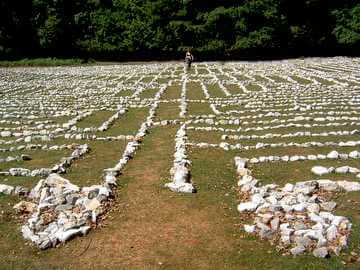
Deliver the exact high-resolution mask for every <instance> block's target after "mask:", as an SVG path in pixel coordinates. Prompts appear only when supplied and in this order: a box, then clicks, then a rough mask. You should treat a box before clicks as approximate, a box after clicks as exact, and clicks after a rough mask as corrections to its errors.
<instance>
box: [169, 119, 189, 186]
mask: <svg viewBox="0 0 360 270" xmlns="http://www.w3.org/2000/svg"><path fill="white" fill-rule="evenodd" d="M186 142H187V136H186V127H185V125H182V126H181V127H180V128H179V130H178V131H177V133H176V136H175V153H174V163H173V167H172V168H171V169H170V175H171V176H172V180H173V181H172V182H170V183H167V184H165V187H168V188H169V189H170V190H172V191H175V192H185V193H193V192H195V188H194V187H193V185H192V183H191V181H190V171H189V169H188V167H189V166H190V165H191V161H190V160H188V156H187V153H186Z"/></svg>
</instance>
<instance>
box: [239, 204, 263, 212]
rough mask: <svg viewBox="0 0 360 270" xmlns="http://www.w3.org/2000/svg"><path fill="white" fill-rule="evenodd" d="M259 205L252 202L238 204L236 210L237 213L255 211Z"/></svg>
mask: <svg viewBox="0 0 360 270" xmlns="http://www.w3.org/2000/svg"><path fill="white" fill-rule="evenodd" d="M258 205H259V204H257V203H254V202H245V203H240V204H239V205H238V206H237V210H238V211H239V212H244V211H251V212H252V211H255V210H256V208H257V207H258Z"/></svg>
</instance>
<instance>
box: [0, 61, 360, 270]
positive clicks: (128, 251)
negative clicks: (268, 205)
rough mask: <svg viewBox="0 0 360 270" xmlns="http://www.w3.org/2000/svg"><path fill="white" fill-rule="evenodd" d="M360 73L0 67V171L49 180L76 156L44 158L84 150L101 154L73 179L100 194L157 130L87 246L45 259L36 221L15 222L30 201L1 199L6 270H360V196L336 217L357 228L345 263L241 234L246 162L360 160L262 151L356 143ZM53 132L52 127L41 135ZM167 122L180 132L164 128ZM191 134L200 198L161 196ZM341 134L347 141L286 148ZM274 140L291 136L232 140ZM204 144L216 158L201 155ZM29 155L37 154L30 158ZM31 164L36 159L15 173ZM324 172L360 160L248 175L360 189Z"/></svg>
mask: <svg viewBox="0 0 360 270" xmlns="http://www.w3.org/2000/svg"><path fill="white" fill-rule="evenodd" d="M4 65H5V64H4V63H2V64H1V63H0V66H4ZM5 66H6V65H5ZM359 68H360V66H359V62H356V61H352V59H348V58H341V57H338V58H327V59H321V58H312V59H305V60H301V61H300V60H296V59H293V60H288V61H274V62H254V63H249V62H246V63H242V62H228V63H221V64H220V63H194V65H193V66H192V67H191V70H190V71H186V70H185V69H184V68H183V66H182V64H180V63H175V62H174V63H135V64H133V65H122V64H109V65H101V66H100V65H89V66H77V67H75V66H73V67H47V68H43V67H39V65H37V67H31V68H26V67H21V68H16V67H12V68H6V67H2V68H0V97H1V98H0V161H2V162H0V172H8V171H9V170H10V169H11V168H18V167H19V168H25V169H29V170H34V169H40V168H51V167H52V166H53V165H55V164H58V163H59V162H60V160H61V159H62V158H64V157H68V156H69V155H71V153H72V150H71V149H70V148H64V149H61V150H42V147H44V146H45V145H46V147H44V149H48V148H49V147H52V146H61V145H80V144H85V143H86V144H88V145H89V147H90V149H91V150H90V152H89V153H87V154H85V155H84V156H83V157H81V158H79V159H77V160H75V161H74V162H73V163H72V164H71V167H70V168H69V169H68V170H67V171H66V173H64V174H63V175H62V177H64V178H66V179H69V180H70V181H71V182H72V183H73V184H76V185H78V186H80V187H85V186H91V185H98V184H101V182H102V177H103V172H104V169H107V168H112V167H113V166H115V164H117V162H118V161H119V159H120V158H121V157H122V155H123V152H124V150H125V148H126V144H127V143H128V142H129V141H132V140H133V136H134V135H136V134H137V132H138V130H139V128H140V127H141V125H142V124H143V123H145V122H146V121H148V119H149V118H151V120H152V122H151V123H152V125H150V127H149V130H148V133H147V134H146V135H145V136H144V137H143V138H142V139H141V145H140V148H139V150H137V151H136V154H135V156H134V157H133V158H132V159H130V160H129V162H128V163H127V165H126V166H125V168H124V170H122V171H121V174H120V175H119V176H118V177H117V184H118V185H117V187H116V189H114V197H113V198H112V199H111V207H110V208H109V209H108V211H107V212H106V214H105V215H104V216H103V217H102V219H101V220H100V221H99V222H98V223H97V224H94V226H93V228H94V229H93V230H91V231H90V233H89V234H88V235H86V236H82V237H75V238H74V239H71V241H68V242H66V243H63V244H60V245H58V246H57V247H56V248H50V249H47V250H40V249H38V248H37V247H36V246H35V245H34V244H33V243H32V242H30V241H26V240H24V238H23V237H22V233H21V225H22V224H23V223H24V222H25V221H26V218H27V217H26V216H21V215H18V214H17V213H16V212H15V210H14V209H13V206H14V205H15V204H16V203H18V202H20V201H21V200H23V199H24V198H22V197H18V196H9V195H5V194H2V193H0V269H77V270H80V269H360V211H359V206H360V192H349V193H344V192H339V193H335V194H333V195H332V199H333V200H334V201H335V202H337V207H336V209H335V212H334V213H335V214H337V215H342V216H345V217H347V218H348V219H349V220H350V221H351V223H352V230H351V235H350V242H349V246H348V248H347V249H344V250H343V251H342V252H341V254H340V255H339V256H336V255H334V254H331V256H330V258H325V259H321V258H316V257H314V256H313V255H312V254H311V253H306V254H303V255H298V256H292V255H283V253H282V252H280V251H278V250H277V248H276V245H273V244H272V243H271V242H269V241H266V240H262V239H260V238H259V237H257V236H255V235H251V234H248V233H246V232H245V231H244V229H243V225H244V224H249V223H251V221H252V219H251V215H250V214H249V213H239V212H238V211H237V205H238V204H239V202H240V199H241V194H240V191H239V188H238V186H237V181H238V179H237V176H236V167H235V165H234V157H236V156H240V157H244V158H249V159H250V158H254V157H256V158H258V157H260V156H275V155H277V156H284V155H290V156H291V155H304V156H307V155H316V154H325V155H326V154H327V153H329V152H330V151H332V150H336V151H338V152H339V153H349V152H351V151H355V150H359V148H360V146H359V145H357V144H356V145H355V144H354V145H353V146H341V145H336V146H333V145H323V146H321V147H318V146H313V147H312V146H310V147H300V146H286V147H285V146H284V147H266V148H259V149H254V146H256V144H258V143H259V142H261V143H267V144H276V143H292V142H294V143H298V144H300V143H305V142H321V143H325V142H334V143H337V144H339V143H340V142H346V141H352V142H359V141H360V139H359V138H360V136H359V134H360V133H359V132H354V133H353V134H348V133H346V132H351V131H354V130H360V129H359V126H360V107H359V105H360V104H359V103H360V95H359V93H360V88H359V86H360V71H359ZM329 70H330V71H331V72H330V71H329ZM224 89H225V90H224ZM227 92H228V93H230V95H229V94H226V93H227ZM134 93H138V94H134ZM206 97H208V98H206ZM152 106H155V107H156V110H155V113H154V115H152V114H151V113H150V112H151V110H150V108H152ZM122 108H126V110H127V111H126V113H124V114H121V115H120V116H119V118H118V119H115V120H114V121H113V122H112V123H111V125H109V128H108V129H107V130H105V131H99V130H94V131H89V132H84V133H81V132H82V131H83V130H84V129H86V128H96V129H97V128H98V127H100V126H101V125H102V124H103V123H104V122H106V121H108V120H109V119H111V117H112V116H113V115H114V114H115V113H116V112H117V110H120V109H122ZM89 111H91V112H92V113H91V114H89V115H87V114H86V113H87V112H89ZM181 112H184V115H183V116H181ZM275 112H276V113H279V114H274V113H275ZM268 113H271V114H268ZM331 117H332V118H331ZM322 118H323V119H322ZM47 120H51V123H45V124H43V125H41V123H44V121H47ZM165 120H173V121H172V122H171V121H169V122H168V123H167V125H165V124H162V123H164V122H165ZM174 120H176V121H175V122H174ZM230 120H231V122H229V121H230ZM235 120H236V121H235ZM184 123H186V127H187V128H190V129H188V130H187V131H186V134H187V137H188V142H189V143H191V145H188V146H187V148H186V151H187V156H188V157H187V158H188V159H189V160H190V161H191V166H190V167H189V169H190V174H191V180H192V182H193V184H194V186H195V187H196V189H197V192H196V193H191V194H185V193H174V192H172V191H170V190H168V189H166V188H164V184H165V183H168V182H170V181H172V179H171V175H170V172H169V171H170V169H171V167H172V166H173V162H174V152H175V135H176V133H177V131H178V130H179V128H180V124H184ZM288 123H295V124H297V126H295V125H293V126H286V124H288ZM343 123H346V124H344V125H342V124H343ZM281 124H282V125H281ZM196 128H201V130H196ZM247 128H249V129H248V130H246V129H247ZM265 128H266V129H265ZM215 129H216V130H215ZM334 131H341V132H345V133H344V134H342V135H334V134H329V136H319V135H316V134H315V135H313V136H312V135H311V134H310V135H309V134H307V135H306V136H305V135H304V136H296V137H291V136H286V134H294V133H296V132H303V133H304V132H310V133H318V134H319V133H323V132H328V133H331V132H334ZM270 133H272V134H281V135H285V136H283V137H279V136H278V137H271V136H269V137H264V138H247V139H233V138H228V139H224V138H223V137H222V136H223V135H232V136H233V135H238V136H251V135H257V136H265V135H267V134H270ZM79 135H82V136H79ZM44 136H45V137H44ZM29 137H31V141H30V142H29ZM25 138H27V139H25ZM224 142H226V143H229V144H231V145H236V144H240V145H242V146H252V147H251V148H249V149H244V148H243V149H237V150H229V151H225V150H224V149H223V148H221V147H219V144H220V143H224ZM199 143H208V144H213V145H214V146H211V147H207V148H204V147H203V146H199V145H197V144H199ZM31 144H33V145H35V146H36V147H35V146H34V149H32V148H31ZM19 147H20V148H19ZM35 148H36V149H35ZM22 154H27V155H29V156H31V157H32V160H29V161H11V162H6V161H5V159H6V158H7V157H9V156H21V155H22ZM316 165H321V166H325V167H335V168H336V167H341V166H351V167H355V168H359V169H360V159H351V158H348V159H337V160H330V159H324V160H315V161H314V160H305V161H296V162H266V163H258V164H251V165H250V166H249V167H250V169H251V170H252V174H253V175H254V176H255V177H256V178H257V179H259V180H261V183H262V184H272V183H275V184H278V185H280V186H282V185H285V184H286V183H296V182H299V181H305V180H312V179H330V180H334V181H339V180H348V181H356V182H359V181H360V179H359V177H357V176H356V175H355V174H335V173H332V174H328V175H324V176H321V177H320V176H316V175H314V174H313V173H312V172H311V168H312V167H313V166H316ZM40 179H41V177H40V176H37V177H25V176H9V175H4V174H0V184H6V185H10V186H23V187H25V188H32V187H34V186H35V185H36V183H37V182H38V181H39V180H40Z"/></svg>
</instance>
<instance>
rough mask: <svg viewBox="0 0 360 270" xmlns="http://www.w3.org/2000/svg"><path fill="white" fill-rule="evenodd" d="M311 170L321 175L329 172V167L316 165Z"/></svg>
mask: <svg viewBox="0 0 360 270" xmlns="http://www.w3.org/2000/svg"><path fill="white" fill-rule="evenodd" d="M311 172H312V173H313V174H316V175H320V176H321V175H324V174H327V173H329V171H328V169H327V168H325V167H323V166H314V167H312V168H311Z"/></svg>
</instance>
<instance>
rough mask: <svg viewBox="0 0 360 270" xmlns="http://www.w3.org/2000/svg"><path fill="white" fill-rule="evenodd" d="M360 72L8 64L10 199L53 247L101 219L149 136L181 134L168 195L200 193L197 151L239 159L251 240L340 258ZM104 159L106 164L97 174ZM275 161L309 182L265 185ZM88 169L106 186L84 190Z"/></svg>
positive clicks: (314, 65) (5, 170) (3, 188)
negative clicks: (341, 197)
mask: <svg viewBox="0 0 360 270" xmlns="http://www.w3.org/2000/svg"><path fill="white" fill-rule="evenodd" d="M359 70H360V60H359V59H349V58H327V59H316V58H314V59H306V60H288V61H278V62H254V63H246V62H237V63H236V62H234V63H225V64H220V63H195V64H194V65H193V67H192V68H191V70H188V71H186V70H185V69H184V67H183V65H182V64H179V63H163V64H162V63H160V64H159V63H158V64H144V65H140V64H139V65H108V66H106V65H105V66H89V67H54V68H11V69H0V75H1V76H0V97H1V99H0V193H2V197H4V196H12V195H15V196H21V197H22V201H21V202H20V203H18V204H16V205H15V206H14V208H15V209H14V211H17V212H19V213H21V214H23V215H24V217H25V219H24V224H23V225H22V229H21V231H22V235H23V237H24V238H25V239H27V240H31V241H32V242H33V243H35V244H36V245H37V246H38V247H39V248H41V249H46V248H50V247H55V246H56V245H57V244H59V243H61V242H65V241H67V240H69V239H71V238H72V237H74V236H76V235H85V234H87V232H88V231H89V230H90V229H91V228H92V226H93V225H94V224H96V223H97V222H99V217H101V215H102V214H103V213H104V212H105V211H106V209H108V208H109V207H111V204H110V203H109V199H110V198H111V195H112V193H113V191H114V189H116V186H117V181H121V180H120V179H121V172H122V171H123V169H124V168H125V166H126V165H127V163H128V162H131V159H136V155H141V151H137V150H139V149H140V148H141V146H142V144H144V143H146V140H145V141H144V140H143V139H144V138H145V137H146V136H147V134H149V133H151V129H152V128H154V127H161V128H164V129H166V127H167V126H177V127H178V131H177V133H176V136H175V137H174V138H173V139H174V142H175V149H174V155H173V167H172V168H171V170H170V172H169V179H171V180H172V181H171V180H170V182H169V183H167V184H166V185H165V187H167V188H169V189H170V190H171V191H175V192H188V193H194V192H196V179H191V177H190V171H191V169H192V166H191V164H192V163H191V158H190V157H189V156H188V154H189V152H188V151H189V149H197V148H216V149H218V150H219V151H230V152H231V151H232V152H233V153H234V160H233V161H232V162H233V164H235V165H234V166H235V168H236V172H237V176H235V175H234V179H235V178H236V177H237V178H238V180H237V181H238V183H237V188H238V189H239V198H240V200H241V202H240V204H238V207H237V209H238V211H239V215H243V214H244V212H245V213H246V214H247V215H249V217H250V218H249V220H248V224H247V225H245V226H244V228H243V229H244V230H245V231H246V232H248V233H249V234H255V235H258V237H260V238H262V239H268V240H269V241H272V242H274V243H276V245H277V248H279V249H283V250H287V251H288V253H291V254H294V255H296V254H301V253H304V252H312V253H313V254H314V256H318V257H326V256H328V255H329V254H336V255H338V254H339V253H340V252H341V250H342V249H343V248H345V247H347V245H348V240H349V237H350V231H351V223H350V221H349V219H348V217H343V216H337V215H335V214H334V213H333V211H334V209H335V208H336V206H337V204H336V203H335V202H334V201H332V200H331V194H333V193H335V192H350V191H359V190H360V183H359V182H358V181H357V180H359V178H360V164H359V162H358V160H359V158H360V152H359V151H358V148H359V144H360V139H359V132H360V131H359V126H360V109H359V103H360V94H359V93H360V71H359ZM190 133H191V134H192V135H193V134H195V135H196V134H198V135H199V136H191V135H190ZM207 138H213V139H211V140H210V141H209V140H207ZM214 138H217V139H214ZM93 152H97V153H99V154H100V155H103V156H104V160H102V159H101V158H100V159H98V160H96V162H95V163H94V164H97V166H98V167H99V168H97V167H96V168H95V167H86V166H87V165H86V163H87V162H86V158H87V156H89V157H91V153H93ZM137 152H138V153H137ZM219 158H221V155H219ZM278 163H281V171H286V170H290V168H296V167H299V168H300V167H304V168H305V169H304V170H305V171H308V172H309V174H310V175H311V176H312V177H311V178H310V179H309V178H307V179H302V180H303V181H293V180H292V179H289V181H287V182H286V184H285V185H283V184H281V185H280V184H279V183H277V181H276V178H274V179H271V181H270V182H269V180H266V181H264V182H262V181H261V179H260V177H259V176H256V177H255V173H254V170H256V169H257V168H258V169H259V168H260V169H261V168H262V166H269V165H268V164H271V166H276V165H277V164H278ZM304 164H306V165H304ZM82 167H83V168H84V169H85V170H86V171H88V173H89V175H92V174H97V176H96V177H95V178H96V179H97V180H95V181H94V182H91V183H89V184H88V185H87V182H84V181H78V182H77V179H78V178H81V176H80V174H76V173H74V171H75V172H76V169H78V168H82ZM276 168H279V167H278V166H277V167H276ZM68 172H70V174H69V175H67V173H68ZM252 172H253V173H252ZM279 173H281V172H280V171H279ZM339 175H340V177H341V176H342V178H341V180H339ZM70 176H71V177H70ZM67 179H72V180H71V181H72V182H70V180H67ZM346 179H347V180H346ZM96 181H97V182H96ZM234 183H235V181H234ZM234 185H236V184H234ZM191 196H196V194H193V195H191ZM0 199H1V196H0ZM0 202H1V201H0Z"/></svg>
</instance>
